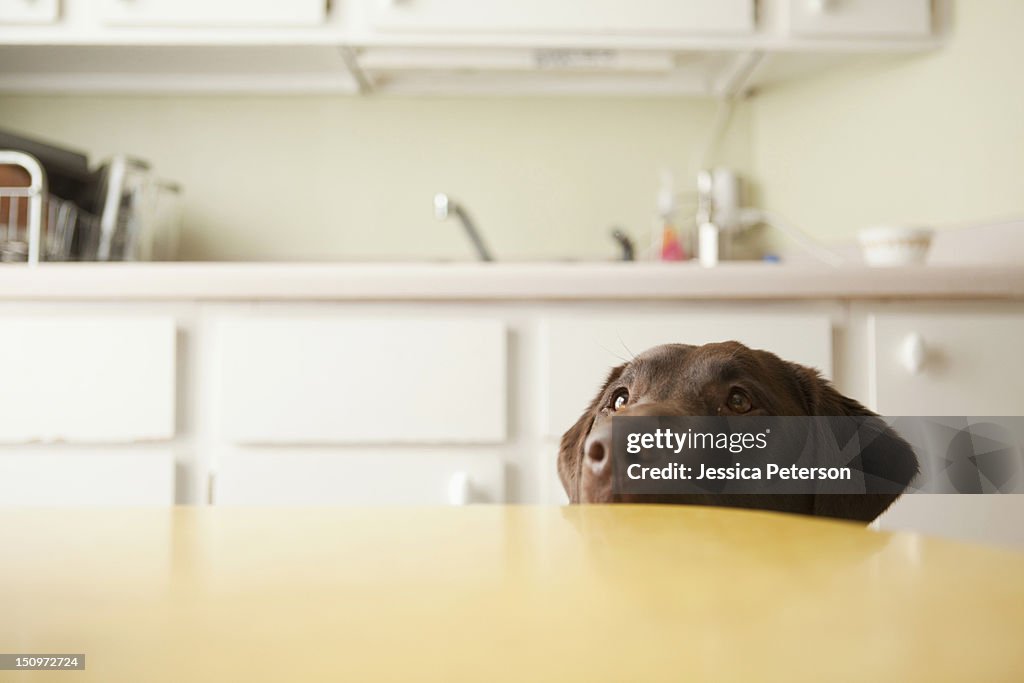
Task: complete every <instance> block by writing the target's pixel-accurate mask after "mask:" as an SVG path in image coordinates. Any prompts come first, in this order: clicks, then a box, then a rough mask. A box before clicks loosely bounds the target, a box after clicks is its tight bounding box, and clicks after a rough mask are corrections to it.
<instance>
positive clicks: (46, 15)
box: [0, 0, 60, 24]
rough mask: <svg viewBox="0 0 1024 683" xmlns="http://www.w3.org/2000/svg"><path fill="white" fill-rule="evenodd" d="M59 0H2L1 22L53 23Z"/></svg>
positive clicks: (57, 11) (58, 12) (58, 9)
mask: <svg viewBox="0 0 1024 683" xmlns="http://www.w3.org/2000/svg"><path fill="white" fill-rule="evenodd" d="M59 14H60V5H59V0H0V24H52V23H54V22H56V21H57V17H58V16H59Z"/></svg>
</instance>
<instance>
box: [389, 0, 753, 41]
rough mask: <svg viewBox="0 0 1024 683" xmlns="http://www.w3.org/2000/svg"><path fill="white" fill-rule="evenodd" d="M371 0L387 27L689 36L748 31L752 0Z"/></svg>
mask: <svg viewBox="0 0 1024 683" xmlns="http://www.w3.org/2000/svg"><path fill="white" fill-rule="evenodd" d="M371 2H372V5H371V6H372V14H371V20H372V22H373V25H374V28H376V29H377V30H383V31H411V32H417V31H419V32H453V33H454V32H467V33H468V32H478V33H564V34H580V33H583V34H586V33H597V34H628V33H634V34H635V33H651V34H662V35H664V34H687V33H749V32H750V31H752V30H753V28H754V3H753V0H688V1H687V2H678V0H633V1H632V2H624V1H623V0H561V1H560V2H550V0H514V1H513V0H492V1H490V2H479V0H389V1H384V2H377V1H375V0H371Z"/></svg>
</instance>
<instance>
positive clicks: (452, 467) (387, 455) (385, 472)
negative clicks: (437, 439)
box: [213, 450, 505, 506]
mask: <svg viewBox="0 0 1024 683" xmlns="http://www.w3.org/2000/svg"><path fill="white" fill-rule="evenodd" d="M213 490H214V502H215V503H217V504H219V505H284V506H287V505H464V504H467V503H500V502H502V501H503V500H504V498H505V471H504V465H503V463H502V461H501V460H500V459H499V458H498V457H497V456H494V455H488V454H484V453H447V452H444V451H420V450H418V451H416V452H396V451H384V452H380V451H366V452H339V451H327V452H310V451H292V452H282V451H279V450H275V451H272V452H266V451H252V452H240V453H231V454H227V455H223V456H221V457H220V458H219V459H218V464H217V473H216V475H215V477H214V489H213Z"/></svg>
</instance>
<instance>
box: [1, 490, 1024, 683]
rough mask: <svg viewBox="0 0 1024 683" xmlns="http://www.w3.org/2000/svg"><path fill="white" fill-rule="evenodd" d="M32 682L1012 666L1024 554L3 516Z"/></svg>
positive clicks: (151, 513)
mask: <svg viewBox="0 0 1024 683" xmlns="http://www.w3.org/2000/svg"><path fill="white" fill-rule="evenodd" d="M0 547H3V548H8V549H11V551H10V552H8V553H6V554H5V558H4V561H3V562H2V563H0V604H2V605H3V611H4V618H3V619H0V643H3V647H4V651H6V652H16V651H21V652H25V653H53V654H56V653H84V654H85V657H86V659H85V662H86V666H85V671H84V672H79V673H77V674H71V675H70V678H69V674H67V673H65V672H59V673H50V674H47V673H43V672H32V673H31V674H28V673H26V674H22V675H21V677H20V678H19V677H18V674H13V675H12V674H11V672H0V679H3V680H26V681H27V680H32V681H48V680H54V681H64V680H71V679H74V680H76V681H103V682H104V683H110V682H116V681H154V682H159V681H174V682H175V683H177V682H178V681H226V680H239V681H240V680H244V681H287V680H295V681H313V680H352V681H376V680H402V681H462V680H464V681H480V680H491V681H527V680H529V681H540V680H547V681H560V682H562V683H565V682H568V681H577V680H580V681H584V680H585V681H625V680H638V681H639V680H642V681H661V680H664V681H679V680H785V681H821V680H840V679H842V680H853V679H855V680H900V681H929V682H931V681H936V680H976V681H994V680H1020V679H1021V678H1022V677H1024V651H1022V650H1021V648H1020V634H1021V633H1022V632H1024V583H1022V582H1021V581H1020V577H1021V576H1024V554H1018V553H1013V552H1008V551H999V550H994V549H989V548H985V547H981V546H968V545H961V544H956V543H951V542H945V541H938V540H933V539H929V538H923V537H919V536H916V535H911V534H887V533H877V532H872V531H869V530H866V529H864V528H863V527H859V526H856V525H852V524H847V523H841V522H832V521H825V520H814V519H807V518H801V517H796V516H788V515H780V514H771V513H759V512H747V511H738V510H725V509H711V508H699V507H660V506H580V507H569V508H560V507H509V506H477V507H466V508H405V509H395V508H391V509H381V508H377V509H360V508H333V509H331V508H321V509H309V508H307V509H276V510H274V509H267V508H156V509H153V508H151V509H135V510H131V511H124V510H103V509H95V508H94V509H74V510H64V511H61V510H54V509H6V510H2V511H0Z"/></svg>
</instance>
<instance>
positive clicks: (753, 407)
mask: <svg viewBox="0 0 1024 683" xmlns="http://www.w3.org/2000/svg"><path fill="white" fill-rule="evenodd" d="M612 415H638V416H639V415H652V416H654V415H656V416H698V415H722V416H732V415H827V416H874V415H875V413H873V412H871V411H870V410H868V409H867V408H865V407H864V406H862V405H861V404H860V403H858V402H857V401H855V400H853V399H851V398H848V397H846V396H843V395H842V394H840V393H839V392H838V391H836V390H835V388H833V386H832V385H831V384H830V383H829V382H828V381H826V380H824V379H822V377H821V375H819V374H818V372H817V371H816V370H813V369H811V368H807V367H804V366H802V365H797V364H796V363H790V362H787V361H784V360H782V359H781V358H779V357H778V356H776V355H775V354H773V353H769V352H767V351H760V350H755V349H750V348H748V347H746V346H744V345H743V344H740V343H739V342H735V341H730V342H721V343H716V344H705V345H703V346H690V345H687V344H666V345H664V346H656V347H654V348H652V349H650V350H648V351H646V352H645V353H642V354H640V355H639V356H637V357H636V358H634V359H633V360H631V361H630V362H628V363H625V364H623V365H620V366H618V367H617V368H614V369H612V371H611V374H610V375H609V376H608V379H607V380H606V381H605V383H604V386H603V387H602V388H601V390H600V391H599V392H598V394H597V396H596V397H595V398H594V400H593V401H591V403H590V406H588V407H587V410H586V412H584V413H583V415H582V416H581V417H580V419H579V420H577V421H576V424H574V425H573V426H572V427H571V428H570V429H569V431H567V432H566V433H565V434H564V435H563V436H562V443H561V448H560V450H559V454H558V474H559V477H560V478H561V480H562V486H564V487H565V492H566V493H567V494H568V495H569V500H570V501H571V502H573V503H615V502H634V503H673V504H684V505H718V506H725V507H740V508H757V509H762V510H775V511H779V512H794V513H800V514H805V515H816V516H823V517H836V518H840V519H849V520H858V521H862V522H870V521H871V520H873V519H874V518H875V517H877V516H878V515H880V514H881V513H882V512H883V511H884V510H885V509H886V508H887V507H889V505H890V504H891V503H892V502H893V501H894V500H896V498H898V497H899V495H900V492H902V491H903V490H904V489H905V488H906V486H907V485H908V484H909V483H910V481H911V480H912V479H913V478H914V476H915V475H916V474H917V472H918V462H917V457H916V456H915V455H914V451H913V449H912V448H911V447H910V445H909V444H908V443H907V442H906V441H904V440H903V439H901V438H900V437H899V436H898V435H897V434H896V433H895V432H893V431H892V430H889V429H888V428H887V427H885V426H884V425H882V428H883V429H884V431H883V433H882V438H879V439H876V440H875V441H874V442H873V443H872V444H871V446H870V447H869V449H866V450H865V452H864V455H863V458H864V463H865V470H864V471H865V474H873V475H876V476H880V477H884V478H885V479H886V481H889V482H896V483H897V484H898V485H899V488H898V492H886V493H866V494H857V495H852V494H848V495H844V494H829V495H812V494H776V495H767V494H747V495H740V494H731V495H730V494H717V495H716V494H706V495H672V496H654V495H645V496H641V495H635V496H626V495H621V494H614V493H613V492H612V468H613V465H612V460H613V458H612V455H611V438H612V431H611V422H612V421H611V419H610V418H611V417H612ZM869 450H870V452H868V451H869Z"/></svg>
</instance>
